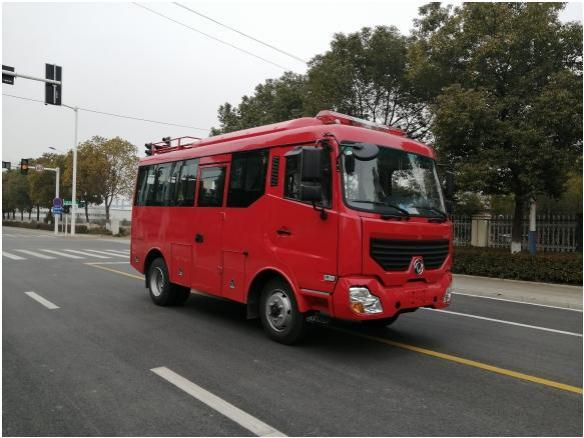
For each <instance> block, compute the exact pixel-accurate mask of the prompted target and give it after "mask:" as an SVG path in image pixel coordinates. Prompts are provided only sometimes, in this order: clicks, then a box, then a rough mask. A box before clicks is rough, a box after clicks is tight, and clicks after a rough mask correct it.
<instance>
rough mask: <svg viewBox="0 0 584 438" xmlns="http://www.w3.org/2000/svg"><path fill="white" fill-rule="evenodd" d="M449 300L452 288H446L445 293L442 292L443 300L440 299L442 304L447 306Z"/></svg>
mask: <svg viewBox="0 0 584 438" xmlns="http://www.w3.org/2000/svg"><path fill="white" fill-rule="evenodd" d="M451 299H452V287H451V286H448V287H447V288H446V292H444V298H443V299H442V302H443V303H444V304H448V303H450V300H451Z"/></svg>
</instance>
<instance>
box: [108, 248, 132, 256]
mask: <svg viewBox="0 0 584 438" xmlns="http://www.w3.org/2000/svg"><path fill="white" fill-rule="evenodd" d="M104 251H108V252H116V253H118V254H125V255H128V254H130V250H129V249H128V250H125V249H104Z"/></svg>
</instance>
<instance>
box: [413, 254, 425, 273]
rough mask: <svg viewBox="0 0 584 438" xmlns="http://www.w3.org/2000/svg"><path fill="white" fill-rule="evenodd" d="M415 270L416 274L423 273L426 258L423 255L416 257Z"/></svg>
mask: <svg viewBox="0 0 584 438" xmlns="http://www.w3.org/2000/svg"><path fill="white" fill-rule="evenodd" d="M414 272H415V273H416V275H422V273H423V272H424V259H423V258H422V257H418V258H416V259H414Z"/></svg>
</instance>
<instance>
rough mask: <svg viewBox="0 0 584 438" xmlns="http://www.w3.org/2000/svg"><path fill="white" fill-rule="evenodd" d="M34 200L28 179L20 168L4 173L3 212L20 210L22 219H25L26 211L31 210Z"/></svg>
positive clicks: (13, 212)
mask: <svg viewBox="0 0 584 438" xmlns="http://www.w3.org/2000/svg"><path fill="white" fill-rule="evenodd" d="M31 209H32V202H31V200H30V196H29V190H28V179H27V176H26V175H21V174H20V171H18V170H10V171H7V172H3V173H2V212H3V213H4V212H8V213H9V212H12V214H13V216H14V214H15V211H16V210H18V211H19V212H20V219H21V220H23V219H24V212H25V211H28V212H30V211H31Z"/></svg>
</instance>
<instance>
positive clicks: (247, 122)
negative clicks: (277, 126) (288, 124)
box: [211, 72, 306, 135]
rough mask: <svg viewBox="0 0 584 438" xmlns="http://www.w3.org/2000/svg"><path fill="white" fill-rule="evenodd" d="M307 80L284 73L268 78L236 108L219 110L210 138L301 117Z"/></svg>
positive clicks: (222, 106)
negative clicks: (217, 120) (216, 123)
mask: <svg viewBox="0 0 584 438" xmlns="http://www.w3.org/2000/svg"><path fill="white" fill-rule="evenodd" d="M305 83H306V79H305V77H304V76H303V75H299V74H295V73H291V72H286V73H284V75H282V76H281V77H280V78H278V79H268V80H267V81H266V82H264V83H263V84H259V85H258V86H257V87H256V88H255V93H254V95H253V96H243V97H242V98H241V102H240V103H239V105H237V107H234V106H233V105H231V104H230V103H225V104H223V105H221V106H220V107H219V110H218V118H219V123H220V127H219V128H218V129H217V128H213V129H212V130H211V135H218V134H223V133H227V132H232V131H237V130H240V129H247V128H253V127H255V126H261V125H267V124H270V123H277V122H282V121H284V120H290V119H294V118H297V117H302V115H303V114H304V112H303V96H304V94H305V91H304V88H305Z"/></svg>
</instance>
